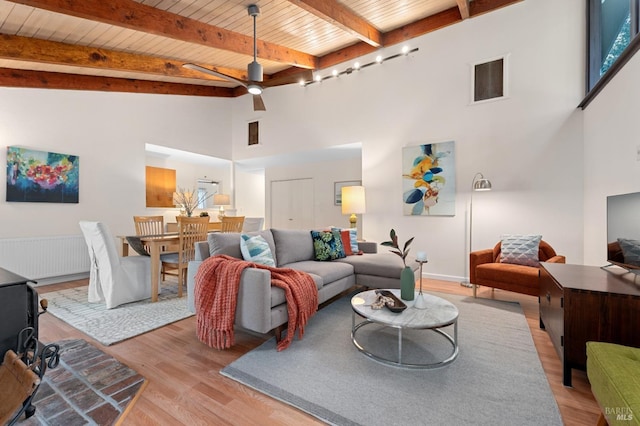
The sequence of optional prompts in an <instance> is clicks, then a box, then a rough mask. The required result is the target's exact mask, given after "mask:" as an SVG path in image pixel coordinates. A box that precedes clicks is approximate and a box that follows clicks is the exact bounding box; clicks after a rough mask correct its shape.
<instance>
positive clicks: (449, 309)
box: [351, 290, 458, 368]
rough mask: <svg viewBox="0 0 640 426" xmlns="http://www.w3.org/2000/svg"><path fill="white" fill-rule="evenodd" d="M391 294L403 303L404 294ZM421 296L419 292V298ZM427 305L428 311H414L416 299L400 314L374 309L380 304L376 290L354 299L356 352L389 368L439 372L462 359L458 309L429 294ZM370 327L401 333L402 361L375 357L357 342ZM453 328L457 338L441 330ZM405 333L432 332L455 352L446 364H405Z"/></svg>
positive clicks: (352, 300) (353, 328) (399, 346)
mask: <svg viewBox="0 0 640 426" xmlns="http://www.w3.org/2000/svg"><path fill="white" fill-rule="evenodd" d="M387 291H391V292H392V293H393V294H394V295H395V296H396V297H397V298H398V299H400V290H387ZM417 296H418V294H417V292H416V297H417ZM422 297H424V299H425V302H426V309H416V308H414V307H413V304H414V302H415V299H414V300H413V301H409V302H408V301H406V300H403V302H404V303H405V304H406V305H407V308H406V309H405V310H404V311H402V312H400V313H394V312H391V311H390V310H389V309H388V308H387V307H383V308H382V309H373V308H371V304H372V303H373V302H374V301H375V300H376V298H377V294H376V290H368V291H364V292H362V293H358V294H356V295H355V296H353V297H352V298H351V307H352V308H353V312H352V314H351V341H352V342H353V344H354V345H355V347H356V348H358V350H359V351H360V352H362V353H363V354H365V355H367V356H368V357H370V358H372V359H375V360H376V361H380V362H382V363H385V364H390V365H394V366H398V367H405V368H436V367H442V366H445V365H447V364H450V363H451V362H453V361H454V360H455V359H456V358H457V356H458V308H456V306H455V305H454V304H453V303H451V302H449V301H447V300H444V299H443V298H441V297H437V296H433V295H430V294H427V293H423V296H422ZM356 315H358V316H360V317H362V318H364V321H361V322H359V323H356ZM368 324H381V325H383V326H385V327H392V328H396V329H398V359H397V360H395V359H388V358H383V357H381V356H378V355H375V354H373V353H372V352H371V351H369V350H367V349H366V348H365V347H364V345H362V344H360V343H359V342H358V340H357V331H358V330H359V329H361V328H362V327H364V326H366V325H368ZM450 325H453V337H451V336H450V335H449V334H447V333H446V332H444V331H443V330H441V329H442V328H443V327H447V326H450ZM404 329H419V330H430V331H434V332H436V333H439V334H441V335H442V336H444V337H445V338H446V339H447V340H448V341H449V342H450V343H451V345H452V347H453V349H452V351H451V354H450V355H449V356H448V357H447V358H445V359H444V360H442V361H437V362H431V363H424V364H422V363H405V362H403V361H402V330H404Z"/></svg>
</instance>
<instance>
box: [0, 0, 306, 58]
mask: <svg viewBox="0 0 640 426" xmlns="http://www.w3.org/2000/svg"><path fill="white" fill-rule="evenodd" d="M8 1H10V2H13V3H18V4H23V5H26V6H31V7H35V8H38V9H44V10H48V11H50V12H55V13H61V14H65V15H70V16H75V17H78V18H84V19H89V20H92V21H97V22H102V23H105V24H109V25H115V26H119V27H123V28H128V29H131V30H136V31H142V32H146V33H150V34H154V35H157V36H162V37H168V38H172V39H174V40H180V41H185V42H190V43H196V44H199V45H203V46H207V47H212V48H215V49H222V50H227V51H232V52H236V53H240V54H244V55H249V56H253V37H252V36H246V35H244V34H240V33H236V32H233V31H229V30H226V29H224V28H220V27H215V26H213V25H208V24H205V23H202V22H200V21H197V20H195V19H190V18H186V17H184V16H180V15H177V14H174V13H170V12H166V11H163V10H160V9H156V8H155V7H151V6H147V5H144V4H141V3H136V2H135V1H133V0H109V1H104V0H8ZM256 44H257V47H258V57H260V58H261V59H265V60H269V61H275V62H281V63H287V64H290V65H295V66H298V67H301V68H307V69H313V68H316V64H317V58H316V57H315V56H313V55H309V54H307V53H304V52H299V51H296V50H293V49H290V48H288V47H283V46H279V45H277V44H273V43H269V42H266V41H262V40H258V41H257V43H256Z"/></svg>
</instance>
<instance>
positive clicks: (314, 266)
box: [187, 229, 418, 333]
mask: <svg viewBox="0 0 640 426" xmlns="http://www.w3.org/2000/svg"><path fill="white" fill-rule="evenodd" d="M249 234H250V235H251V234H260V235H262V236H263V237H264V239H265V240H266V241H267V242H268V244H269V247H270V249H271V252H272V254H273V256H274V258H275V261H276V266H278V267H285V268H292V269H297V270H300V271H304V272H307V273H309V274H310V275H311V277H312V278H313V280H314V282H315V284H316V286H317V288H318V303H323V302H325V301H327V300H328V299H330V298H332V297H334V296H336V295H338V294H340V293H341V292H343V291H345V290H347V289H349V288H351V287H353V286H354V285H355V284H358V285H362V286H366V287H371V288H400V271H401V270H402V268H403V267H404V265H403V264H402V259H400V257H399V256H397V255H395V254H393V253H389V252H385V253H377V247H378V246H377V244H376V243H374V242H359V248H360V250H362V251H363V252H364V253H363V254H361V255H352V256H347V257H346V258H343V259H338V260H334V261H329V262H320V261H316V260H314V250H313V239H312V237H311V232H310V230H280V229H267V230H264V231H260V232H257V233H249ZM216 254H226V255H229V256H233V257H237V258H239V259H242V254H241V252H240V234H238V233H210V234H209V237H208V241H206V242H205V241H203V242H200V243H196V260H194V261H191V262H189V267H188V272H187V296H188V298H187V303H188V306H189V309H191V311H192V312H195V306H194V287H195V275H196V272H197V271H198V267H199V266H200V264H201V263H202V261H203V260H204V259H206V258H207V257H209V256H212V255H216ZM407 265H410V266H412V267H413V268H414V270H415V269H417V268H418V264H417V263H416V262H414V261H412V260H409V259H407ZM286 323H287V306H286V302H285V295H284V291H283V290H282V289H280V288H277V287H271V273H270V272H269V271H268V270H264V269H257V268H247V269H245V270H244V271H243V273H242V276H241V278H240V290H239V294H238V305H237V308H236V326H239V327H241V328H244V329H247V330H251V331H254V332H258V333H268V332H269V331H271V330H274V329H277V330H279V329H280V327H282V326H283V325H284V324H286Z"/></svg>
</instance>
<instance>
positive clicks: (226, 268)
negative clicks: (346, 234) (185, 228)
mask: <svg viewBox="0 0 640 426" xmlns="http://www.w3.org/2000/svg"><path fill="white" fill-rule="evenodd" d="M245 268H260V269H266V270H268V271H271V285H272V286H276V287H279V288H281V289H283V290H284V292H285V298H286V301H287V313H288V314H289V324H288V326H287V335H286V337H285V338H284V339H282V340H281V341H280V342H278V346H277V349H278V351H281V350H283V349H286V348H288V347H289V345H290V344H291V341H292V340H293V337H294V334H295V332H296V329H297V330H298V337H299V338H300V339H302V336H303V334H304V326H305V325H306V324H307V321H309V318H311V316H312V315H313V314H314V313H315V312H316V311H317V310H318V289H317V288H316V285H315V283H314V282H313V279H312V278H311V276H310V275H309V274H307V273H305V272H301V271H297V270H295V269H289V268H272V267H270V266H265V265H260V264H257V263H253V262H247V261H244V260H240V259H237V258H235V257H231V256H226V255H217V256H211V257H209V258H207V259H206V260H205V261H204V262H203V263H202V264H201V265H200V267H199V268H198V272H197V274H196V277H195V292H194V295H195V308H196V320H197V335H198V339H200V341H202V342H203V343H206V344H207V345H209V346H211V347H212V348H216V349H227V348H230V347H231V346H232V345H233V344H234V332H233V325H234V322H235V314H236V305H237V303H238V290H239V288H240V275H241V274H242V271H243V270H244V269H245Z"/></svg>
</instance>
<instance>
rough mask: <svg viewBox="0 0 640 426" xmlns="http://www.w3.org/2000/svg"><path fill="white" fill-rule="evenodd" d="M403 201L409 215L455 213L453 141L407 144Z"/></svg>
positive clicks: (404, 151) (404, 208)
mask: <svg viewBox="0 0 640 426" xmlns="http://www.w3.org/2000/svg"><path fill="white" fill-rule="evenodd" d="M402 201H403V213H404V215H405V216H455V213H456V204H455V201H456V170H455V145H454V142H453V141H448V142H439V143H430V144H424V145H416V146H407V147H404V148H403V150H402Z"/></svg>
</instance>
